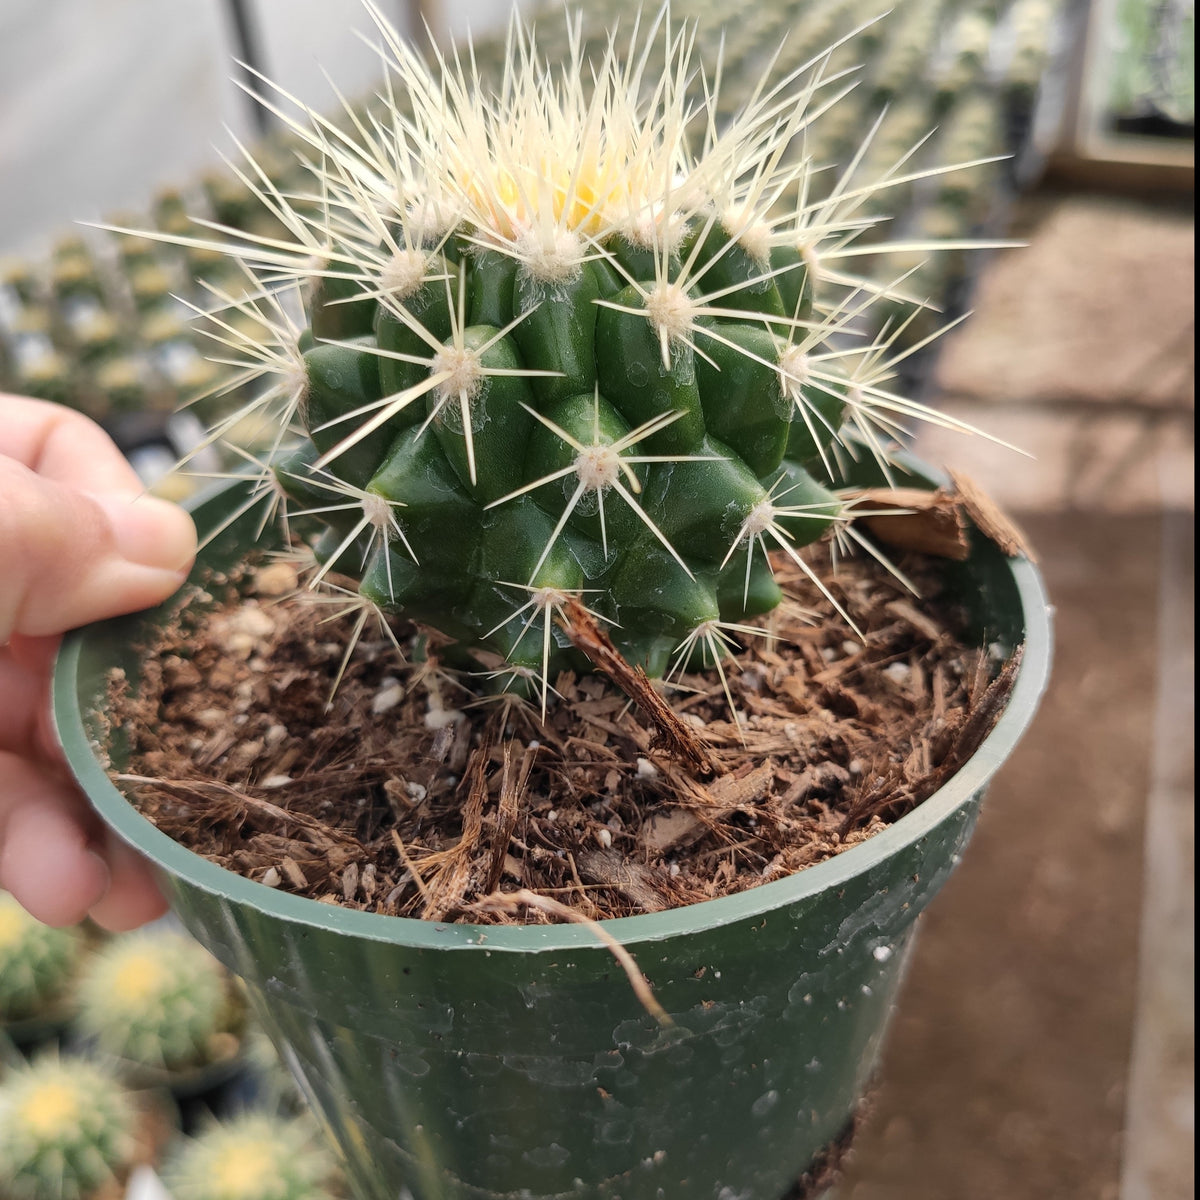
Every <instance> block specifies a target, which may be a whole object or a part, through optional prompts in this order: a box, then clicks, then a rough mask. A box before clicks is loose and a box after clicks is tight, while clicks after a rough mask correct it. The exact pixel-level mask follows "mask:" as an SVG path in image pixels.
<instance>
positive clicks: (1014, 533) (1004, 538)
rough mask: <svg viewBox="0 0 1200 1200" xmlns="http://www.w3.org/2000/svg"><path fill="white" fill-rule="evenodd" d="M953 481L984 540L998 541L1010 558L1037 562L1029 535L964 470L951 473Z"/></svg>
mask: <svg viewBox="0 0 1200 1200" xmlns="http://www.w3.org/2000/svg"><path fill="white" fill-rule="evenodd" d="M950 478H951V479H953V480H954V488H955V491H956V492H957V493H958V498H959V500H960V501H961V502H962V505H963V507H964V508H965V509H966V510H967V513H968V515H969V516H970V518H971V520H972V521H974V522H975V525H976V527H977V528H978V529H979V532H980V533H982V534H983V535H984V537H986V538H988V539H989V540H991V541H993V542H995V543H996V545H997V546H999V547H1000V549H1001V550H1002V551H1004V553H1005V554H1006V555H1008V557H1009V558H1018V557H1023V558H1027V559H1029V561H1030V562H1037V559H1036V558H1035V557H1034V554H1033V551H1032V550H1031V549H1030V546H1029V542H1028V539H1027V538H1026V537H1025V534H1024V533H1023V532H1022V531H1021V529H1020V528H1019V527H1018V526H1017V524H1016V523H1015V522H1014V521H1013V520H1012V519H1011V518H1010V517H1009V516H1008V515H1007V514H1006V513H1004V512H1002V511H1001V509H1000V508H999V506H998V505H997V504H996V502H995V501H994V500H992V498H991V497H990V496H988V495H987V493H986V492H985V491H984V490H983V489H982V488H981V487H980V486H979V485H978V484H977V483H976V482H975V481H974V480H973V479H971V478H970V477H969V476H967V475H964V474H963V473H962V472H961V471H951V472H950Z"/></svg>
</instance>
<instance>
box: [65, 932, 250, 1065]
mask: <svg viewBox="0 0 1200 1200" xmlns="http://www.w3.org/2000/svg"><path fill="white" fill-rule="evenodd" d="M232 989H233V985H232V981H231V979H230V977H229V976H228V974H227V973H226V971H225V970H224V968H223V967H222V966H221V965H220V964H219V963H218V962H217V960H216V959H214V958H213V957H212V955H211V954H209V953H208V951H207V950H205V949H203V947H201V946H200V945H198V944H197V943H196V942H194V941H192V940H191V938H189V937H187V936H186V935H184V934H179V933H174V932H160V931H145V932H141V933H134V934H125V935H122V936H120V937H117V938H114V939H112V941H110V942H109V943H108V944H107V945H106V946H104V947H102V948H101V949H100V950H98V951H97V952H96V953H95V954H93V955H92V956H91V958H90V959H89V960H88V962H87V964H86V966H85V968H84V970H83V971H82V972H81V975H80V980H79V986H78V989H77V1002H78V1017H77V1019H76V1028H77V1029H78V1031H79V1032H80V1034H81V1035H82V1036H83V1037H85V1038H87V1039H89V1040H93V1041H94V1043H95V1046H96V1049H97V1050H98V1051H99V1052H100V1053H102V1054H105V1055H111V1056H112V1057H113V1058H115V1059H118V1060H120V1062H121V1063H122V1065H123V1066H125V1067H126V1068H132V1073H133V1074H134V1075H135V1076H136V1075H137V1074H138V1073H139V1071H138V1068H141V1069H142V1070H143V1071H144V1070H147V1069H148V1070H149V1071H151V1072H158V1071H166V1072H169V1073H177V1072H181V1071H186V1070H189V1069H191V1068H196V1067H202V1066H206V1065H208V1064H210V1063H213V1062H216V1061H221V1060H225V1059H228V1058H230V1057H231V1056H232V1055H233V1053H235V1052H236V1049H237V1044H238V1042H237V1034H238V1032H239V1031H240V1028H241V1024H242V1019H243V1011H242V1004H241V1001H240V1000H239V999H238V997H237V994H236V993H235V992H234V991H233V990H232Z"/></svg>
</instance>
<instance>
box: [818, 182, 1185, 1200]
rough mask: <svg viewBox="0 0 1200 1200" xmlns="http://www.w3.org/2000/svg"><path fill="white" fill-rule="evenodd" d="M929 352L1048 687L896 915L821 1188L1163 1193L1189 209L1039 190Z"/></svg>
mask: <svg viewBox="0 0 1200 1200" xmlns="http://www.w3.org/2000/svg"><path fill="white" fill-rule="evenodd" d="M1019 225H1020V228H1018V230H1017V231H1016V234H1017V236H1024V237H1026V238H1028V240H1029V246H1028V248H1026V249H1022V250H1014V251H1011V252H1006V253H1005V254H1004V255H1001V256H998V257H997V258H996V259H995V260H994V261H993V262H992V263H991V265H990V267H989V268H988V270H987V271H986V273H985V275H984V277H983V279H982V281H981V285H980V287H979V288H978V293H977V296H976V298H975V300H976V313H975V316H974V317H973V318H972V319H971V320H970V321H968V322H967V323H966V325H965V326H963V328H962V330H961V332H960V333H957V334H956V335H955V336H954V338H953V340H952V341H949V342H948V343H947V345H946V347H945V350H944V353H943V356H942V358H941V360H940V363H939V371H938V377H937V389H938V392H939V395H940V403H941V405H942V407H943V408H945V409H947V410H948V411H951V412H953V413H954V414H955V415H956V416H959V417H961V418H963V419H965V420H968V421H971V422H972V423H974V424H976V425H978V426H980V427H982V428H984V429H986V430H988V431H990V432H994V433H996V434H997V435H999V436H1002V437H1004V438H1005V439H1006V440H1009V441H1011V442H1013V443H1015V444H1017V445H1019V446H1022V447H1025V448H1028V449H1029V450H1031V451H1034V452H1035V453H1036V455H1037V457H1036V458H1035V459H1028V460H1026V459H1021V458H1019V457H1017V456H1016V455H1013V454H1006V453H1003V452H997V450H996V448H995V447H994V446H990V445H988V444H987V443H986V442H984V441H983V440H982V439H963V438H961V437H957V436H953V435H943V434H941V433H940V432H939V433H937V434H934V435H930V436H927V437H926V438H925V439H924V446H923V450H924V453H925V454H926V456H927V457H930V458H933V459H935V460H938V461H947V462H951V463H953V464H955V465H956V466H961V468H962V469H964V470H966V471H967V472H968V473H970V474H972V475H973V476H974V477H975V478H976V479H977V480H978V481H979V482H980V483H982V484H984V485H985V486H986V487H987V488H988V489H989V490H990V491H991V492H992V493H993V495H995V496H996V497H997V498H998V499H1000V500H1001V501H1002V502H1003V503H1004V504H1005V506H1006V507H1008V508H1009V510H1010V511H1011V512H1013V514H1014V515H1015V516H1016V517H1017V519H1018V520H1019V521H1020V523H1021V524H1022V525H1023V526H1024V527H1025V528H1026V531H1027V533H1028V534H1029V536H1030V539H1031V541H1032V543H1033V545H1034V547H1035V548H1036V549H1037V551H1038V553H1039V557H1040V559H1041V562H1042V566H1043V569H1044V571H1045V574H1046V577H1047V583H1048V587H1049V591H1050V595H1051V598H1052V600H1053V601H1054V603H1055V606H1056V631H1057V639H1058V645H1057V649H1056V662H1055V667H1054V674H1053V677H1052V681H1051V686H1050V690H1049V692H1048V694H1047V696H1046V699H1045V701H1044V702H1043V708H1042V711H1041V713H1040V714H1039V717H1038V720H1037V721H1036V722H1035V723H1034V726H1033V729H1032V731H1031V733H1030V734H1029V735H1028V737H1027V739H1026V740H1025V742H1023V743H1022V745H1021V746H1020V747H1019V748H1018V750H1017V752H1016V754H1015V755H1014V756H1013V758H1012V760H1011V761H1010V762H1009V763H1008V765H1007V766H1006V767H1005V769H1004V770H1003V771H1002V772H1001V774H1000V776H999V777H998V779H997V781H996V783H995V784H994V785H993V788H992V791H991V793H990V794H989V796H988V799H987V801H986V802H985V804H984V809H983V816H982V818H981V820H980V824H979V828H978V831H977V833H976V836H975V840H974V841H973V843H972V844H971V846H970V847H969V849H968V852H967V854H966V855H965V856H964V861H963V864H962V867H961V870H960V871H959V873H958V874H957V875H956V876H955V878H954V879H952V880H951V882H950V883H949V884H948V885H947V887H946V890H945V893H944V894H943V896H942V897H939V899H938V900H937V901H936V902H935V904H934V905H933V907H932V909H931V910H930V912H929V913H928V914H927V916H926V917H925V918H924V928H923V930H922V933H921V940H920V942H919V943H918V946H917V951H916V960H915V963H914V965H913V967H912V971H911V975H910V977H909V980H908V983H907V985H906V991H905V993H904V995H903V998H902V1001H901V1004H900V1009H899V1012H898V1013H897V1017H896V1022H895V1025H894V1027H893V1031H892V1036H891V1040H890V1043H889V1045H888V1048H887V1051H886V1053H885V1062H884V1067H883V1084H882V1088H881V1091H880V1096H879V1101H878V1107H877V1109H876V1111H875V1114H874V1116H873V1118H872V1120H871V1122H870V1124H869V1125H868V1127H867V1129H866V1130H865V1132H864V1135H863V1137H862V1138H861V1139H860V1141H859V1143H858V1146H857V1147H856V1153H855V1156H854V1161H853V1164H852V1166H851V1169H850V1171H849V1175H848V1177H847V1179H846V1180H845V1182H844V1184H843V1185H842V1187H841V1188H839V1189H838V1192H837V1195H838V1200H963V1198H965V1197H970V1200H1012V1198H1013V1197H1020V1198H1021V1200H1185V1198H1188V1197H1191V1196H1192V1195H1193V1188H1194V1167H1193V1159H1192V1154H1193V1135H1194V1103H1193V1086H1194V1067H1193V1063H1194V1046H1195V1030H1194V1018H1193V1004H1194V983H1193V969H1194V928H1195V926H1194V916H1193V909H1192V898H1193V895H1194V883H1195V859H1194V808H1193V796H1194V773H1195V757H1194V741H1193V735H1192V724H1193V718H1194V692H1193V687H1194V633H1193V616H1194V599H1195V597H1194V583H1193V569H1194V549H1193V546H1194V536H1195V515H1194V491H1193V465H1194V463H1193V460H1194V432H1193V409H1192V389H1193V384H1194V365H1193V359H1192V353H1193V351H1192V342H1193V338H1192V331H1191V323H1192V320H1193V307H1192V261H1193V260H1192V253H1193V245H1194V234H1193V226H1192V221H1191V214H1190V212H1184V211H1179V210H1173V209H1171V208H1162V207H1158V206H1155V205H1150V204H1139V203H1133V202H1128V201H1113V200H1109V199H1103V198H1096V197H1092V196H1078V195H1055V194H1052V193H1043V194H1041V195H1039V196H1036V197H1034V198H1033V199H1032V200H1030V201H1028V202H1027V203H1026V204H1025V205H1024V207H1023V210H1022V212H1021V214H1020V218H1019Z"/></svg>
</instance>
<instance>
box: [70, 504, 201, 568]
mask: <svg viewBox="0 0 1200 1200" xmlns="http://www.w3.org/2000/svg"><path fill="white" fill-rule="evenodd" d="M92 499H93V500H95V502H96V503H97V504H98V505H99V506H100V507H101V508H102V509H103V510H104V512H105V514H106V516H107V517H108V520H109V524H110V525H111V526H112V532H113V540H114V541H115V543H116V547H117V552H118V553H119V554H120V555H121V557H122V558H124V559H125V560H126V561H127V562H131V563H136V564H138V565H139V566H143V567H156V568H159V569H161V570H168V571H182V570H186V569H187V568H188V567H189V566H190V565H191V561H192V559H193V557H194V556H195V553H196V530H195V526H194V525H193V524H192V519H191V517H189V516H188V515H187V513H185V512H184V511H183V509H181V508H179V507H177V506H176V505H174V504H169V503H168V502H167V501H165V500H160V499H158V497H157V496H148V495H142V496H135V497H130V496H122V495H117V494H113V493H107V494H104V493H93V494H92Z"/></svg>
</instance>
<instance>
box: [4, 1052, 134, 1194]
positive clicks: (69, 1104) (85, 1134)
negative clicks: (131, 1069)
mask: <svg viewBox="0 0 1200 1200" xmlns="http://www.w3.org/2000/svg"><path fill="white" fill-rule="evenodd" d="M138 1121H139V1117H138V1110H137V1107H136V1105H135V1103H134V1100H133V1098H132V1096H131V1095H130V1093H129V1092H127V1091H126V1090H125V1088H124V1087H123V1086H122V1085H121V1083H120V1082H119V1081H118V1080H117V1079H116V1078H115V1077H114V1076H113V1075H112V1074H111V1073H110V1072H108V1071H106V1070H105V1069H104V1068H103V1067H102V1066H100V1065H98V1064H96V1063H93V1062H89V1061H88V1060H86V1059H80V1058H67V1057H62V1058H60V1057H58V1056H49V1057H45V1058H41V1059H38V1060H36V1061H35V1062H33V1063H32V1064H29V1065H27V1066H20V1067H16V1068H14V1069H13V1070H12V1071H10V1072H9V1073H8V1074H6V1075H5V1077H4V1079H3V1081H2V1082H0V1196H3V1197H4V1200H89V1198H90V1197H92V1196H94V1195H96V1194H97V1193H98V1192H99V1191H100V1190H101V1189H102V1188H104V1187H106V1185H111V1184H113V1183H114V1182H116V1181H118V1180H120V1179H121V1178H122V1177H123V1176H124V1175H125V1173H126V1172H127V1171H128V1170H129V1168H130V1167H131V1166H132V1164H133V1160H134V1156H135V1153H136V1150H137V1129H138Z"/></svg>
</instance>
